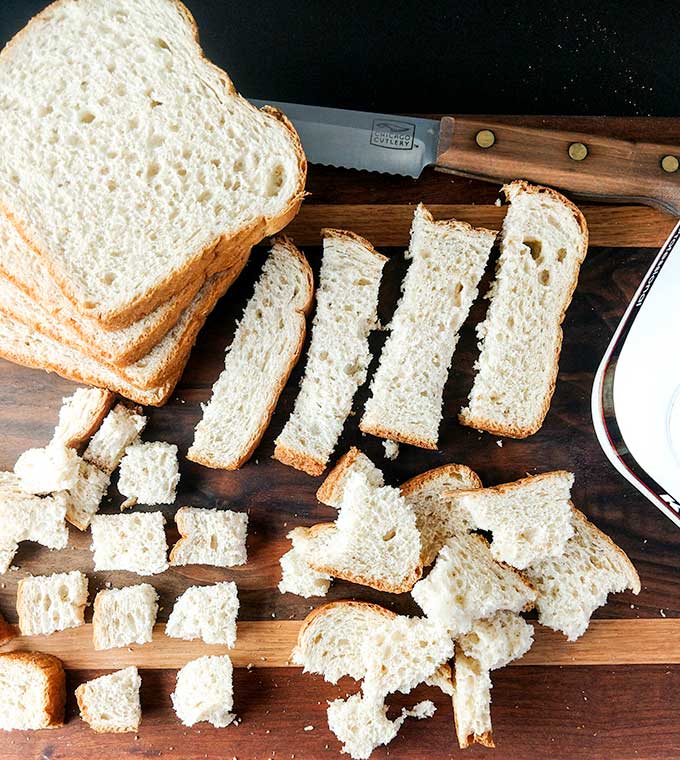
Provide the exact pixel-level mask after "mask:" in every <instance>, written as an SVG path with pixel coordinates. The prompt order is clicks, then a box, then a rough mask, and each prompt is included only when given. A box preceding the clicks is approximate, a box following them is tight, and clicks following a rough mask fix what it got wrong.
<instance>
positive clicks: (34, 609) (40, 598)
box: [17, 570, 87, 636]
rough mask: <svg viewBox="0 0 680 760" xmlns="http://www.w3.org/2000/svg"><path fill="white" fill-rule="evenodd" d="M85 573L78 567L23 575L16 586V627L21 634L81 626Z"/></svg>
mask: <svg viewBox="0 0 680 760" xmlns="http://www.w3.org/2000/svg"><path fill="white" fill-rule="evenodd" d="M86 604H87V576H86V575H84V574H83V573H81V572H80V570H73V571H71V572H70V573H54V574H53V575H33V576H29V577H28V578H22V579H21V580H20V581H19V585H18V586H17V613H18V615H19V630H20V631H21V633H22V634H23V635H24V636H33V635H36V634H49V633H54V632H55V631H63V630H64V629H65V628H77V627H78V626H80V625H83V623H84V622H85V620H84V617H83V615H84V612H85V605H86Z"/></svg>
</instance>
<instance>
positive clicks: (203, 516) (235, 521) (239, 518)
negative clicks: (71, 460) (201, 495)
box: [170, 507, 248, 567]
mask: <svg viewBox="0 0 680 760" xmlns="http://www.w3.org/2000/svg"><path fill="white" fill-rule="evenodd" d="M175 522H176V523H177V530H178V531H179V533H180V539H179V541H178V542H177V543H176V544H175V545H174V546H173V547H172V551H171V552H170V564H171V565H215V566H217V567H233V566H234V565H245V563H246V560H247V552H246V537H247V533H248V515H247V514H246V513H245V512H232V511H231V510H230V509H201V508H199V507H180V508H179V509H178V510H177V512H176V513H175Z"/></svg>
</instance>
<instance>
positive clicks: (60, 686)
mask: <svg viewBox="0 0 680 760" xmlns="http://www.w3.org/2000/svg"><path fill="white" fill-rule="evenodd" d="M9 660H12V661H15V662H23V663H24V664H26V665H30V666H32V667H35V668H38V669H39V670H41V671H42V675H43V678H44V679H45V688H44V691H43V714H44V724H43V726H42V728H59V727H60V726H63V725H64V705H65V704H66V675H65V674H64V667H63V665H62V663H61V660H60V659H58V658H57V657H54V656H53V655H51V654H45V653H44V652H25V651H16V652H5V653H4V654H0V668H2V663H3V661H5V662H7V661H9Z"/></svg>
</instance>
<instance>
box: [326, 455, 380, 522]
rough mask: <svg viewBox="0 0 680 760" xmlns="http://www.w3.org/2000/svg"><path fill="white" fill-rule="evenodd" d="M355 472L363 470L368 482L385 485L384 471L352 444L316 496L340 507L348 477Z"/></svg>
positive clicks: (332, 505)
mask: <svg viewBox="0 0 680 760" xmlns="http://www.w3.org/2000/svg"><path fill="white" fill-rule="evenodd" d="M353 472H361V473H363V474H364V476H365V477H366V480H367V481H368V483H369V484H370V485H371V486H373V487H375V488H379V487H380V486H384V485H385V479H384V478H383V474H382V471H381V470H379V469H378V468H377V467H376V466H375V465H374V464H373V462H372V461H371V460H370V459H369V458H368V457H367V456H366V454H364V453H363V452H362V451H359V449H357V448H356V446H352V448H351V449H350V450H349V451H348V452H347V453H346V454H343V455H342V456H341V457H340V459H338V461H337V462H336V464H335V467H333V469H332V470H331V471H330V472H329V473H328V475H326V479H325V480H324V482H323V483H322V484H321V486H320V487H319V490H318V491H317V492H316V498H317V499H318V500H319V501H320V502H321V503H322V504H326V505H327V506H329V507H335V509H340V505H341V504H342V498H343V495H344V493H345V486H346V485H347V479H348V478H349V476H350V475H351V474H352V473H353Z"/></svg>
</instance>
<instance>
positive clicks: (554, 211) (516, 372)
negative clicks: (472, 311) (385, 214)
mask: <svg viewBox="0 0 680 760" xmlns="http://www.w3.org/2000/svg"><path fill="white" fill-rule="evenodd" d="M503 193H504V194H505V197H506V198H507V200H508V201H509V202H510V208H509V209H508V212H507V214H506V216H505V220H504V222H503V230H502V232H501V236H500V247H501V255H500V258H499V260H498V266H497V270H496V280H495V282H494V283H493V285H492V286H491V289H490V291H489V293H488V294H487V296H486V297H487V298H490V299H491V304H490V306H489V310H488V313H487V316H486V319H485V321H484V322H482V323H481V324H480V325H478V327H477V334H478V336H479V338H480V341H481V343H480V346H481V354H480V357H479V360H478V362H477V365H476V366H477V370H478V371H477V375H476V376H475V381H474V385H473V386H472V390H471V391H470V398H469V400H468V406H467V407H465V408H464V409H462V410H461V412H460V415H459V420H460V422H461V423H462V424H463V425H469V426H470V427H473V428H477V429H478V430H486V431H488V432H490V433H494V434H495V435H504V436H509V437H511V438H526V437H527V436H529V435H532V434H533V433H535V432H536V431H537V430H538V429H539V428H540V427H541V425H542V424H543V420H544V419H545V415H546V414H547V413H548V409H549V407H550V400H551V398H552V395H553V391H554V390H555V380H556V378H557V370H558V364H559V356H560V350H561V347H562V327H561V325H562V321H563V320H564V315H565V313H566V310H567V308H568V307H569V304H570V303H571V297H572V294H573V292H574V288H575V287H576V282H577V280H578V274H579V269H580V267H581V262H582V261H583V259H584V258H585V255H586V252H587V250H588V228H587V226H586V222H585V219H584V217H583V214H582V213H581V212H580V211H579V210H578V209H577V208H576V206H574V205H573V203H571V202H570V201H568V200H567V199H566V198H564V197H563V196H562V195H560V194H559V193H556V192H555V191H554V190H551V189H550V188H547V187H539V186H537V185H529V184H527V183H526V182H522V181H516V182H512V183H511V184H509V185H505V186H504V187H503Z"/></svg>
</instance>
